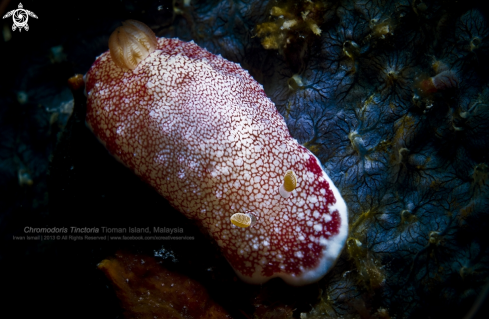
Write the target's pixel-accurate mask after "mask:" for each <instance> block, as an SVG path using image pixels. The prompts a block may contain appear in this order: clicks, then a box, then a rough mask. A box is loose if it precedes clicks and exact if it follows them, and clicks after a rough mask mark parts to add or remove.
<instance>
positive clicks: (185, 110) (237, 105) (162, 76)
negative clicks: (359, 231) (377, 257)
mask: <svg viewBox="0 0 489 319" xmlns="http://www.w3.org/2000/svg"><path fill="white" fill-rule="evenodd" d="M114 32H115V35H112V36H111V40H110V49H111V50H110V52H105V53H103V54H102V55H100V56H99V57H98V58H97V59H96V61H95V62H94V64H93V65H92V67H91V69H90V70H89V71H88V73H87V74H86V75H85V83H86V94H87V115H86V122H87V125H88V127H89V128H90V129H91V130H92V131H93V133H94V134H95V135H96V136H97V137H98V138H99V140H100V141H101V142H102V143H103V144H104V145H105V147H106V148H107V149H108V151H109V152H110V153H111V154H112V155H114V156H115V157H116V158H117V159H118V160H119V161H121V162H122V163H124V164H125V165H126V166H127V167H129V168H130V169H132V170H133V171H134V172H135V173H136V174H137V175H139V176H140V177H141V178H142V179H143V180H144V181H146V182H147V183H149V184H150V185H152V186H153V187H154V188H155V189H156V190H157V191H158V192H159V193H160V194H161V195H163V196H164V197H165V198H166V199H168V200H169V201H170V203H171V204H172V205H173V206H174V207H175V208H176V209H178V210H179V211H180V212H182V213H183V214H185V215H186V216H187V217H188V218H191V219H194V220H197V221H198V222H199V223H200V224H201V225H202V226H203V227H204V228H205V229H206V230H207V231H208V232H209V234H210V235H211V236H212V237H213V238H214V239H215V241H216V243H217V244H218V245H219V246H220V248H221V251H222V253H223V254H224V256H225V257H226V259H227V260H228V261H229V263H230V264H231V266H232V267H233V268H234V270H235V271H236V273H237V275H238V276H239V277H240V278H241V279H242V280H243V281H245V282H248V283H254V284H260V283H264V282H266V281H267V280H269V279H271V278H274V277H280V278H282V279H283V280H284V281H285V282H287V283H289V284H291V285H296V286H298V285H304V284H308V283H311V282H315V281H317V280H319V279H320V278H321V277H323V276H324V274H326V272H327V271H328V270H329V269H330V268H331V267H332V266H333V265H334V263H335V261H336V259H337V258H338V256H339V254H340V253H341V251H342V248H343V247H344V244H345V241H346V238H347V235H348V221H347V207H346V204H345V202H344V200H343V198H342V197H341V195H340V192H339V191H338V189H337V188H336V187H335V186H334V185H333V182H332V181H331V179H330V178H329V177H328V175H327V174H326V173H325V171H324V170H323V168H322V166H321V163H320V162H319V160H318V159H317V158H316V157H315V156H314V155H313V154H312V153H311V152H309V150H307V149H306V148H305V147H303V146H302V145H300V144H299V143H298V142H297V141H296V140H295V139H294V138H292V137H291V136H290V134H289V131H288V129H287V126H286V124H285V121H284V118H283V117H282V116H281V115H280V113H278V111H277V110H276V108H275V105H274V104H273V102H272V101H271V100H270V99H269V98H267V96H266V95H265V92H264V90H263V87H262V86H261V85H260V84H258V83H257V82H256V81H255V80H254V79H253V78H252V77H251V76H250V75H249V74H248V72H247V71H245V70H244V69H242V68H241V67H240V66H239V65H238V64H235V63H233V62H230V61H227V60H225V59H224V58H222V57H221V56H216V55H214V54H212V53H210V52H208V51H207V50H205V49H203V48H201V47H199V46H198V45H197V44H195V43H193V42H190V43H188V42H183V41H180V40H178V39H165V38H156V37H155V35H154V33H153V32H152V31H151V29H150V28H148V27H146V26H145V25H144V24H142V23H140V22H137V21H131V20H130V21H126V22H125V23H124V25H123V26H122V27H120V28H119V29H117V30H116V31H114ZM148 37H149V38H148ZM289 171H290V172H289ZM284 176H285V177H284ZM248 212H250V213H251V215H253V216H254V217H256V218H254V219H255V220H254V223H253V225H252V226H251V227H246V225H245V227H238V226H236V225H235V224H234V223H232V222H231V221H230V219H231V217H232V216H233V215H235V214H248Z"/></svg>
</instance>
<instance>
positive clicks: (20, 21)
mask: <svg viewBox="0 0 489 319" xmlns="http://www.w3.org/2000/svg"><path fill="white" fill-rule="evenodd" d="M23 8H24V7H23V6H22V3H19V8H18V9H17V10H12V11H9V12H7V14H6V15H4V16H3V19H5V18H8V17H10V16H12V19H13V20H14V24H13V25H12V31H15V30H17V28H19V32H20V31H22V28H24V29H25V30H26V31H29V26H28V25H27V20H29V16H31V17H33V18H36V19H37V16H36V15H35V14H34V12H32V11H29V10H25V9H23Z"/></svg>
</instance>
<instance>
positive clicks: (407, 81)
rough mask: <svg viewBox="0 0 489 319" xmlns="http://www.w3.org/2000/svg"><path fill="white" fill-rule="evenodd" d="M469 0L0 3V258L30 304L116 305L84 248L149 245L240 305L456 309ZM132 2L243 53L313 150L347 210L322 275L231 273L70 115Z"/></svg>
mask: <svg viewBox="0 0 489 319" xmlns="http://www.w3.org/2000/svg"><path fill="white" fill-rule="evenodd" d="M475 3H476V2H473V1H420V0H414V1H403V0H401V1H365V0H363V1H353V0H352V1H321V2H320V1H318V2H314V1H313V2H309V1H297V2H292V1H182V2H180V1H176V2H173V1H141V2H136V1H125V2H120V1H113V2H110V1H109V2H107V3H106V4H105V5H104V6H103V7H102V6H100V4H97V3H96V2H85V3H83V4H81V3H77V4H74V5H73V6H69V7H66V4H63V3H62V2H52V3H51V4H49V5H48V4H43V5H40V4H36V3H35V2H23V5H24V7H25V8H26V9H29V10H31V11H33V12H34V13H36V14H37V15H38V17H39V19H38V20H35V19H29V25H30V30H29V31H28V32H24V31H22V33H18V31H17V33H15V32H12V31H10V33H11V34H10V38H8V32H7V31H5V28H7V29H8V28H10V26H11V20H9V21H7V20H3V21H2V22H3V32H4V33H3V41H2V43H1V47H0V49H1V50H2V52H5V60H4V61H3V63H4V64H6V69H5V72H4V73H3V74H2V76H1V84H2V85H1V88H0V112H1V113H0V135H1V137H2V138H1V142H0V143H1V144H0V152H1V153H0V155H1V157H0V174H1V179H0V188H1V191H2V199H1V200H0V205H1V206H0V207H1V224H0V232H1V235H2V238H1V240H2V242H4V241H6V242H7V244H6V245H3V244H2V247H1V248H0V254H1V259H0V261H1V266H2V269H1V270H2V271H3V272H4V273H6V274H12V277H13V278H15V279H16V280H15V282H14V284H12V285H9V286H8V288H9V291H11V296H12V298H13V297H14V296H16V295H19V294H20V295H23V296H25V297H24V298H25V299H26V300H27V301H28V302H29V303H31V304H37V303H39V305H40V306H39V307H33V309H35V310H29V309H22V311H23V312H29V311H36V312H38V313H44V312H46V313H48V312H50V311H51V310H52V309H58V311H59V316H60V317H63V315H66V313H68V311H70V312H69V313H70V314H71V312H74V314H73V315H72V316H71V317H78V316H79V317H86V316H87V315H88V314H90V315H91V317H94V316H96V317H107V316H110V317H116V316H117V315H121V314H122V312H121V310H120V309H119V306H118V301H117V300H116V299H115V296H114V293H113V291H111V290H110V289H107V287H106V285H107V282H106V281H105V278H104V276H103V274H102V273H101V272H100V271H99V270H97V269H96V265H97V263H99V262H100V261H102V260H103V259H104V258H107V257H109V256H110V255H111V254H112V255H113V254H114V253H115V252H116V251H117V250H118V249H121V248H122V249H132V250H135V251H137V252H138V253H146V254H149V255H155V251H158V252H159V253H158V254H156V255H157V256H159V258H161V259H162V260H163V261H164V264H165V265H166V267H168V268H169V269H172V270H178V271H180V272H182V273H183V274H185V275H187V276H189V277H191V278H194V279H196V280H197V281H199V282H201V283H202V285H203V286H205V287H206V289H207V290H208V292H209V295H210V296H211V297H212V298H213V299H214V300H215V301H216V302H217V303H219V304H220V305H221V306H222V307H224V308H225V309H226V310H227V311H228V312H229V313H230V314H231V316H233V317H237V318H239V317H241V318H253V317H256V318H338V317H343V318H442V317H453V318H455V317H456V318H463V317H464V316H465V315H466V314H467V313H469V312H470V309H471V307H472V306H473V305H474V303H476V301H477V300H478V297H479V296H481V293H482V297H484V295H483V293H484V292H485V294H487V284H488V281H487V278H488V274H489V254H488V252H489V251H488V245H487V238H488V236H487V227H488V217H489V189H488V187H489V186H488V183H489V181H488V178H489V167H488V165H489V159H488V154H489V153H488V151H489V139H488V134H489V77H488V72H489V60H488V57H489V26H488V16H487V12H484V11H483V10H482V8H479V7H477V5H476V4H475ZM15 8H17V3H14V2H11V3H10V4H9V5H8V7H7V9H5V10H6V11H9V10H12V9H15ZM60 8H62V10H60ZM2 15H3V13H2ZM128 18H132V19H137V20H141V21H143V22H145V23H146V24H148V25H149V26H150V27H151V28H152V29H153V30H154V31H155V32H156V34H157V35H158V36H165V37H178V38H180V39H182V40H185V41H190V40H194V41H195V42H196V43H197V44H199V45H200V46H201V47H205V48H207V49H208V50H209V51H210V52H212V53H215V54H221V55H222V56H223V57H224V58H226V59H228V60H231V61H234V62H237V63H240V64H241V66H242V67H243V68H245V69H247V70H248V71H249V72H250V74H251V75H252V76H253V77H254V78H255V79H256V80H257V81H258V82H260V83H261V84H263V86H264V88H265V91H266V93H267V95H268V96H269V97H270V98H271V99H272V101H273V102H274V103H275V104H276V106H277V108H278V110H279V111H280V112H281V114H282V115H283V116H284V118H285V120H286V122H287V125H288V127H289V130H290V132H291V134H292V136H293V137H295V138H296V139H297V140H298V141H299V142H300V143H302V144H303V145H305V146H306V147H307V148H309V149H310V150H311V151H312V152H313V153H314V154H315V155H316V156H317V157H318V158H319V159H320V160H321V162H322V163H323V165H324V167H325V169H326V171H327V173H328V175H329V176H330V177H331V178H332V180H333V181H334V183H335V185H336V186H337V187H338V188H339V190H340V191H341V193H342V195H343V197H344V198H345V200H346V202H347V205H348V208H349V224H350V225H351V226H350V235H349V239H348V241H347V247H346V248H345V250H344V252H343V254H342V255H341V257H340V259H339V260H338V263H337V265H336V266H335V267H334V268H333V270H332V271H331V272H330V273H329V274H328V275H326V276H325V277H324V278H323V279H322V280H321V281H319V282H318V283H316V284H313V285H309V286H306V287H300V288H294V287H289V286H287V285H285V284H283V283H282V282H281V281H280V280H272V281H270V282H269V283H267V284H265V285H263V286H250V285H246V284H243V283H241V282H239V280H237V279H236V278H235V275H234V273H233V271H232V269H230V267H229V265H228V264H227V263H226V261H225V260H224V258H223V257H222V256H220V254H219V251H218V249H217V248H216V247H215V246H214V245H213V244H212V243H211V242H209V241H208V240H207V238H206V237H205V235H203V234H200V232H199V230H198V229H197V227H196V226H194V225H193V224H192V223H190V222H189V221H187V220H186V219H185V218H184V217H183V216H182V215H181V214H179V213H178V212H175V211H174V210H173V209H172V208H171V207H170V206H169V205H168V203H167V202H166V201H165V200H164V199H162V198H161V197H160V196H159V195H158V194H156V193H155V192H154V191H153V190H151V188H149V187H148V186H147V185H144V184H143V183H141V182H140V181H139V180H138V178H137V177H135V176H133V175H132V174H131V173H130V172H128V171H127V170H126V169H125V168H124V167H122V166H121V165H120V164H118V163H117V162H116V161H115V160H114V159H112V158H111V157H110V156H109V155H108V154H107V152H106V151H105V149H104V148H103V147H102V146H101V145H100V144H99V143H98V142H97V141H96V139H95V138H94V137H93V136H92V134H91V133H90V132H89V131H88V130H87V129H86V128H85V127H84V124H83V114H82V113H83V112H82V111H83V110H75V112H77V111H78V113H77V114H78V115H77V117H75V116H74V117H72V119H71V120H70V123H69V124H68V126H66V127H65V123H66V121H67V117H68V115H69V113H70V110H71V107H72V105H73V102H72V97H71V94H70V92H69V90H68V88H67V87H66V86H65V82H66V80H67V79H68V78H69V77H70V76H72V75H73V74H74V73H85V72H86V71H87V70H88V68H89V67H90V65H91V63H92V62H93V61H94V59H95V57H96V56H98V55H99V54H100V53H102V52H104V51H106V50H107V41H108V37H109V36H110V34H111V32H112V31H113V30H114V29H115V27H117V26H118V25H120V21H122V20H125V19H128ZM48 31H49V32H48ZM46 34H48V35H49V36H46ZM21 36H22V37H21ZM24 36H25V37H24ZM7 39H8V40H7ZM33 48H34V49H33ZM62 130H64V132H63V134H58V133H60V132H61V131H62ZM58 140H59V145H58V147H57V149H56V152H55V154H54V156H53V159H52V162H51V166H50V183H49V193H48V187H47V184H46V183H47V178H48V176H47V174H48V166H49V160H50V157H51V154H52V153H53V151H54V148H55V144H56V143H57V142H58ZM3 195H5V196H3ZM48 200H49V206H48V205H47V203H48ZM27 225H29V226H31V225H32V226H40V225H43V226H45V225H49V226H110V227H117V226H120V227H124V226H131V227H134V226H136V227H147V226H154V225H162V226H166V227H177V226H178V227H183V228H184V230H185V234H186V235H192V236H195V238H196V239H195V240H194V241H190V242H164V243H157V242H143V243H141V242H139V243H134V242H127V243H124V242H108V243H105V242H97V243H87V242H56V241H53V242H49V241H48V242H25V243H19V242H13V241H12V240H11V237H12V235H15V234H22V230H23V228H24V227H25V226H27ZM162 246H163V247H162ZM162 251H163V252H165V253H163V254H162V253H161V252H162ZM169 255H171V256H176V258H168V256H169ZM165 256H167V257H166V258H165ZM485 287H486V288H485ZM26 289H31V290H32V292H31V293H29V294H25V290H26ZM42 289H46V290H45V291H46V292H49V293H43V290H42ZM14 299H15V298H14ZM12 304H14V303H12ZM90 305H92V306H94V307H95V306H97V308H99V309H101V310H100V311H99V312H98V313H97V314H93V312H91V311H90V309H88V308H91V306H90ZM86 307H88V308H86ZM91 309H93V308H91ZM18 311H20V310H18ZM22 311H21V312H22ZM54 316H57V315H54ZM64 317H66V316H64Z"/></svg>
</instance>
